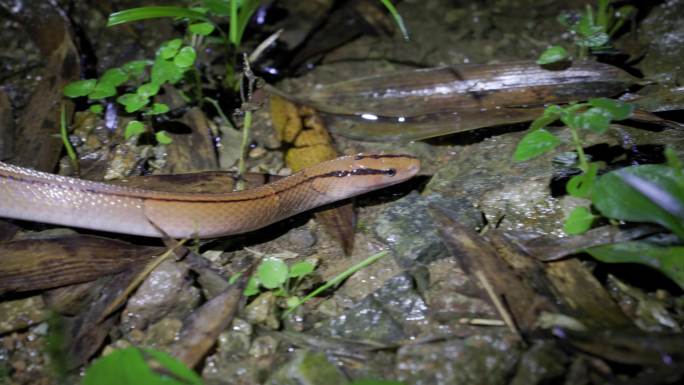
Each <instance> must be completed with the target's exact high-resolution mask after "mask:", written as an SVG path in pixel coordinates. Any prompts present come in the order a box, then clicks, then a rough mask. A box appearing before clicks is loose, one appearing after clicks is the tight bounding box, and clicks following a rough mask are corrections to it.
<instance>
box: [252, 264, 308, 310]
mask: <svg viewBox="0 0 684 385" xmlns="http://www.w3.org/2000/svg"><path fill="white" fill-rule="evenodd" d="M315 268H316V265H315V264H314V263H312V262H309V261H300V262H297V263H295V264H293V265H292V266H289V267H288V266H287V264H286V263H285V262H283V260H282V259H279V258H274V257H269V258H265V259H264V260H262V261H261V263H260V264H259V266H258V267H257V270H256V273H255V274H254V275H252V276H251V277H250V278H249V280H248V281H247V287H246V288H245V291H244V295H245V296H247V297H250V296H253V295H257V294H259V293H260V292H261V289H262V288H263V289H266V290H271V291H273V293H274V294H275V295H276V296H279V297H286V298H287V305H288V307H293V306H296V305H298V304H299V302H300V299H299V298H298V297H297V296H296V295H294V293H295V292H296V291H297V288H298V287H299V285H300V284H301V282H302V280H303V279H304V278H305V277H306V276H308V275H310V274H311V273H313V271H314V269H315Z"/></svg>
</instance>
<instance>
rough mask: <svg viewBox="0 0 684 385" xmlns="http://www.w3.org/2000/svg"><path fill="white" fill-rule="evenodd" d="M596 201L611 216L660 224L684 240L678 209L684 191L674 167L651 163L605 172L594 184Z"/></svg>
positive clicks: (593, 195)
mask: <svg viewBox="0 0 684 385" xmlns="http://www.w3.org/2000/svg"><path fill="white" fill-rule="evenodd" d="M630 176H635V177H637V179H636V180H637V181H641V185H639V184H638V183H639V182H636V183H637V184H635V182H634V179H633V178H631V179H630ZM625 178H627V179H625ZM643 181H645V182H648V184H644V183H643ZM635 186H637V187H639V188H640V190H642V191H643V192H640V191H639V190H638V189H636V188H635ZM644 192H645V193H646V194H648V196H647V195H644ZM592 202H593V203H594V206H596V208H597V209H598V210H599V211H600V212H601V214H603V215H604V216H606V217H608V218H614V219H620V220H624V221H632V222H651V223H657V224H659V225H661V226H664V227H666V228H668V229H669V230H670V231H672V232H673V233H675V234H677V235H678V236H679V237H680V238H682V239H684V217H682V214H681V213H680V212H678V211H677V207H681V206H682V203H683V202H684V190H683V189H682V187H681V186H680V185H679V184H678V182H677V173H676V172H675V170H674V169H672V168H670V167H667V166H664V165H655V164H647V165H641V166H632V167H626V168H623V169H620V170H616V171H611V172H609V173H607V174H604V175H602V176H600V177H599V178H598V179H597V180H596V183H595V184H594V193H593V194H592Z"/></svg>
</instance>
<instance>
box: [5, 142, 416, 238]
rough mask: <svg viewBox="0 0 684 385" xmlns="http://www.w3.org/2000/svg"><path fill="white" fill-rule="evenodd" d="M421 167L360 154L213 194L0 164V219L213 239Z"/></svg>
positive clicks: (404, 159) (403, 159) (401, 158)
mask: <svg viewBox="0 0 684 385" xmlns="http://www.w3.org/2000/svg"><path fill="white" fill-rule="evenodd" d="M419 168H420V161H419V160H418V159H416V158H414V157H412V156H410V155H390V154H387V155H373V154H358V155H352V156H344V157H340V158H337V159H334V160H331V161H327V162H323V163H320V164H318V165H315V166H313V167H310V168H306V169H303V170H301V171H299V172H297V173H295V174H292V175H291V176H289V177H286V178H283V179H280V180H278V181H276V182H273V183H269V184H266V185H263V186H260V187H257V188H254V189H250V190H246V191H238V192H230V193H216V194H211V193H174V192H160V191H153V190H145V189H138V188H129V187H124V186H118V185H112V184H107V183H101V182H93V181H87V180H83V179H77V178H71V177H64V176H59V175H54V174H48V173H44V172H39V171H35V170H31V169H27V168H22V167H18V166H13V165H10V164H6V163H2V162H0V217H5V218H13V219H21V220H28V221H34V222H44V223H50V224H57V225H65V226H73V227H81V228H86V229H93V230H102V231H110V232H116V233H124V234H132V235H142V236H148V237H161V236H163V234H162V233H165V234H167V235H169V236H171V237H174V238H185V237H198V238H212V237H220V236H225V235H231V234H239V233H244V232H248V231H252V230H256V229H259V228H261V227H264V226H267V225H269V224H272V223H274V222H277V221H279V220H281V219H284V218H287V217H289V216H292V215H295V214H298V213H301V212H304V211H307V210H310V209H313V208H315V207H319V206H321V205H325V204H328V203H331V202H335V201H338V200H342V199H346V198H350V197H353V196H356V195H359V194H363V193H365V192H368V191H371V190H375V189H379V188H382V187H385V186H389V185H393V184H396V183H399V182H402V181H405V180H407V179H409V178H411V177H412V176H414V175H415V174H416V173H417V172H418V170H419Z"/></svg>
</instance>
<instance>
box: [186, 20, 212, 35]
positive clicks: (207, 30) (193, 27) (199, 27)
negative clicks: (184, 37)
mask: <svg viewBox="0 0 684 385" xmlns="http://www.w3.org/2000/svg"><path fill="white" fill-rule="evenodd" d="M188 29H190V32H192V33H194V34H197V35H202V36H207V35H210V34H211V33H212V32H214V25H213V24H211V23H195V24H190V25H189V26H188Z"/></svg>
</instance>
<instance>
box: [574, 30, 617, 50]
mask: <svg viewBox="0 0 684 385" xmlns="http://www.w3.org/2000/svg"><path fill="white" fill-rule="evenodd" d="M609 41H610V36H608V34H607V33H605V32H600V33H597V34H594V35H590V36H587V37H585V38H582V39H577V40H575V44H577V45H578V46H580V47H589V48H598V47H601V46H603V45H605V44H606V43H608V42H609Z"/></svg>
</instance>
